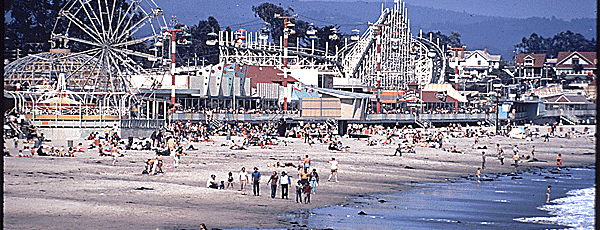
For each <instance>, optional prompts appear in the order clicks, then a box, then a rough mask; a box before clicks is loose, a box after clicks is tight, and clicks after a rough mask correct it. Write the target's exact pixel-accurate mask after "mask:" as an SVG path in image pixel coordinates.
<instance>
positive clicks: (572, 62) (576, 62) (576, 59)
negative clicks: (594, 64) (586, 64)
mask: <svg viewBox="0 0 600 230" xmlns="http://www.w3.org/2000/svg"><path fill="white" fill-rule="evenodd" d="M571 64H573V65H579V58H578V57H574V58H573V59H571Z"/></svg>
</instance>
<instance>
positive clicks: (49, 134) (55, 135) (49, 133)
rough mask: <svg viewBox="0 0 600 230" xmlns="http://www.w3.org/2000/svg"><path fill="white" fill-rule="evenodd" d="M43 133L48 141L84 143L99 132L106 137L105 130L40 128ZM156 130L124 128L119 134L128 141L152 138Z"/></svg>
mask: <svg viewBox="0 0 600 230" xmlns="http://www.w3.org/2000/svg"><path fill="white" fill-rule="evenodd" d="M38 130H39V131H40V132H41V133H43V134H44V136H45V137H46V139H49V140H52V141H66V140H75V142H77V141H83V140H85V139H86V138H87V137H88V136H89V135H90V133H91V132H98V133H99V134H100V135H101V136H104V129H82V128H76V129H75V128H39V129H38ZM154 130H155V129H148V128H122V129H118V130H117V133H118V134H119V136H120V137H121V138H122V139H127V137H130V136H132V137H140V136H141V137H150V135H152V132H154Z"/></svg>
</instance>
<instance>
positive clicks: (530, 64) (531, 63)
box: [525, 58, 533, 66]
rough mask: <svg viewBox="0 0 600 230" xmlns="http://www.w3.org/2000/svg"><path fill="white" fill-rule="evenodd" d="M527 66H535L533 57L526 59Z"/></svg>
mask: <svg viewBox="0 0 600 230" xmlns="http://www.w3.org/2000/svg"><path fill="white" fill-rule="evenodd" d="M525 66H533V59H532V58H528V59H525Z"/></svg>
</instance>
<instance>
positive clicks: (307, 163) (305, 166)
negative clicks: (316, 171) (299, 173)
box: [304, 155, 310, 169]
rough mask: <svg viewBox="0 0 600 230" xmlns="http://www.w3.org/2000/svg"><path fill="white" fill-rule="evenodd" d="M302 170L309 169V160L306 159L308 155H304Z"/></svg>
mask: <svg viewBox="0 0 600 230" xmlns="http://www.w3.org/2000/svg"><path fill="white" fill-rule="evenodd" d="M304 168H305V169H308V168H310V158H308V155H306V157H305V158H304Z"/></svg>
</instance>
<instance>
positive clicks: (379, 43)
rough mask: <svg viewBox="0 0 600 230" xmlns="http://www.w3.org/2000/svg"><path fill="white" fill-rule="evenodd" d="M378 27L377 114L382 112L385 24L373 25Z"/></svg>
mask: <svg viewBox="0 0 600 230" xmlns="http://www.w3.org/2000/svg"><path fill="white" fill-rule="evenodd" d="M372 26H374V27H377V38H376V40H375V41H376V42H377V114H380V113H381V96H380V95H381V77H382V75H383V74H382V73H381V58H382V57H381V27H384V26H385V25H384V24H375V25H372Z"/></svg>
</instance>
